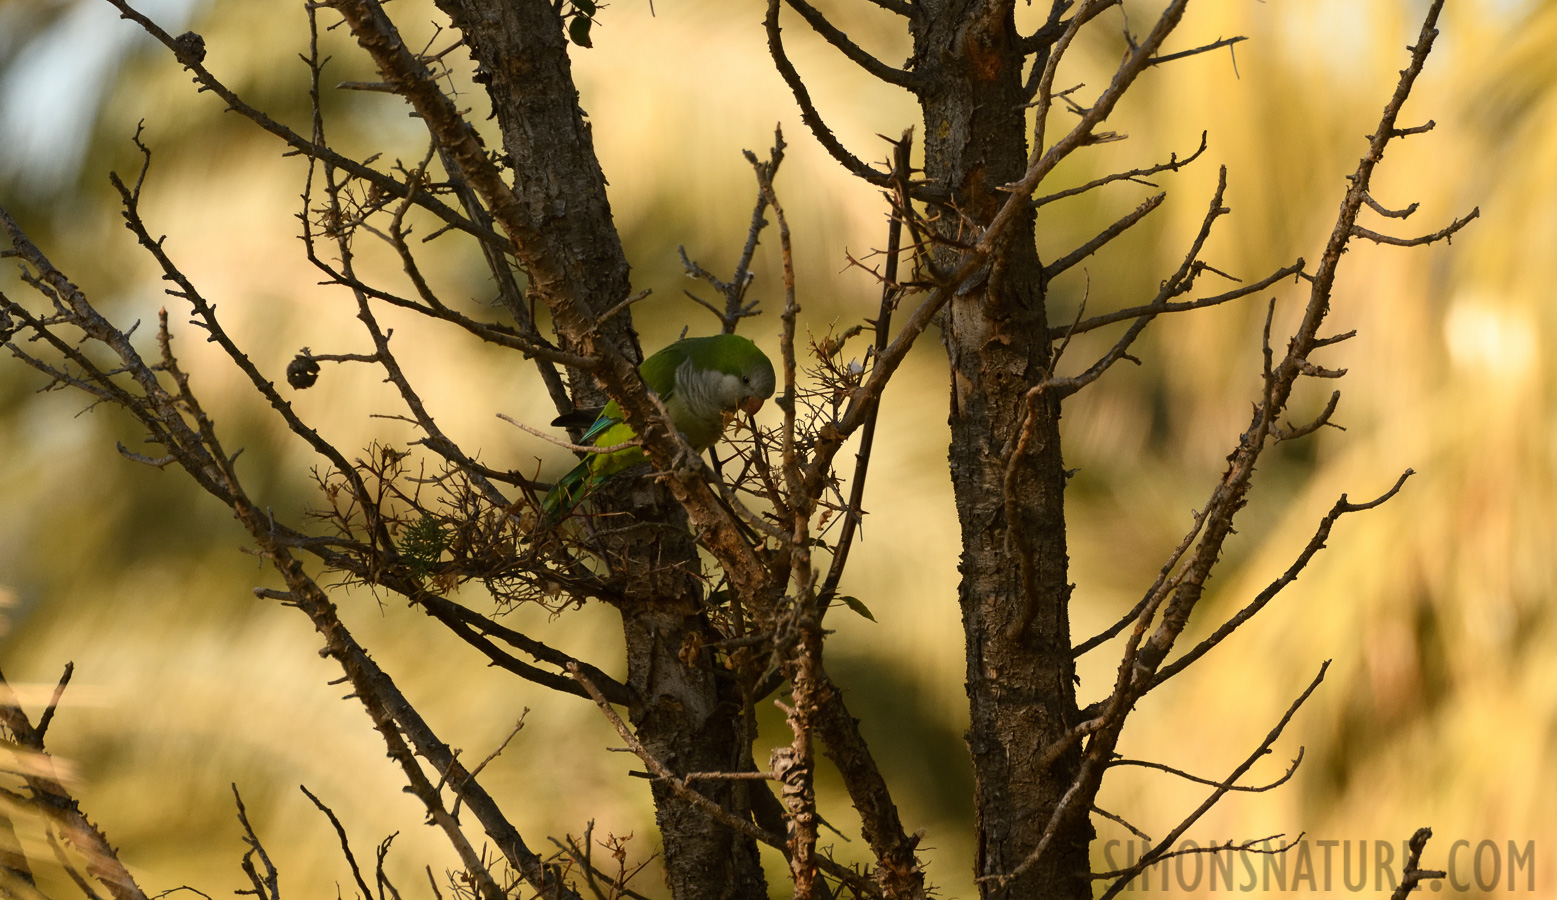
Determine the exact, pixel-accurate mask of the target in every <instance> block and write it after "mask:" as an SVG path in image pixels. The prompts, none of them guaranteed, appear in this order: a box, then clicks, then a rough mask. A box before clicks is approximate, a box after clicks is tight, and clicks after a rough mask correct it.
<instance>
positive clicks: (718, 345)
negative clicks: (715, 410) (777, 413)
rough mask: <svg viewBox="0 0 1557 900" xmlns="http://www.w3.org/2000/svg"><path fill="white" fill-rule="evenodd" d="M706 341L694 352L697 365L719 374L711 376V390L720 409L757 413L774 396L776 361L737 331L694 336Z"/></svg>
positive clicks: (693, 355) (693, 356)
mask: <svg viewBox="0 0 1557 900" xmlns="http://www.w3.org/2000/svg"><path fill="white" fill-rule="evenodd" d="M693 340H699V341H703V342H704V344H703V345H702V346H700V347H697V348H696V349H695V350H694V351H693V353H692V354H691V356H692V358H693V360H694V364H701V365H702V366H705V367H706V368H707V369H711V370H712V371H713V372H716V373H718V374H717V375H716V376H715V377H714V378H712V379H711V381H712V383H711V384H710V387H711V388H712V391H711V393H712V394H713V396H714V397H715V398H716V399H717V402H718V405H719V407H720V408H721V409H724V410H728V411H729V412H735V411H736V410H740V411H741V412H744V413H748V414H750V413H755V412H756V411H757V410H759V409H761V408H762V404H763V401H765V400H767V399H768V398H769V397H771V396H773V388H774V386H775V382H776V379H775V376H774V374H773V363H772V362H771V361H770V360H769V359H768V356H767V354H765V353H763V352H762V351H761V350H759V349H758V348H757V345H756V344H753V343H752V342H751V341H749V340H747V339H746V338H743V337H741V336H740V335H737V334H716V335H713V336H711V337H706V338H694V339H693Z"/></svg>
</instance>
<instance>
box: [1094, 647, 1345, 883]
mask: <svg viewBox="0 0 1557 900" xmlns="http://www.w3.org/2000/svg"><path fill="white" fill-rule="evenodd" d="M1329 668H1330V661H1329V660H1325V662H1324V664H1323V665H1321V666H1320V667H1319V674H1317V675H1315V676H1314V680H1313V681H1312V682H1310V683H1309V685H1308V689H1307V690H1305V691H1303V693H1302V694H1301V695H1299V696H1298V698H1297V699H1296V700H1294V701H1292V705H1291V706H1289V707H1287V712H1286V714H1285V715H1283V716H1282V717H1281V721H1279V722H1277V723H1276V727H1274V728H1272V729H1271V730H1270V733H1269V734H1267V735H1266V736H1265V740H1264V741H1262V742H1260V746H1259V747H1257V748H1255V751H1254V752H1253V753H1251V754H1249V756H1248V758H1246V759H1245V760H1244V761H1243V762H1242V763H1240V764H1239V766H1238V767H1237V768H1236V769H1234V770H1233V772H1232V774H1231V775H1228V776H1227V778H1226V779H1225V780H1223V781H1222V782H1221V783H1220V784H1218V785H1216V789H1215V790H1213V791H1212V792H1211V795H1210V796H1209V797H1207V798H1206V799H1205V801H1204V802H1202V803H1201V804H1200V806H1198V807H1196V808H1195V810H1194V812H1191V813H1190V814H1189V815H1188V816H1185V817H1184V820H1183V821H1181V822H1180V823H1179V824H1178V825H1177V826H1175V827H1174V829H1173V830H1172V831H1171V832H1169V833H1168V835H1167V837H1164V838H1163V839H1162V840H1161V841H1159V842H1158V843H1157V845H1156V846H1154V847H1152V849H1150V850H1148V851H1146V852H1145V853H1143V854H1141V858H1140V859H1139V860H1137V861H1136V863H1135V865H1133V866H1131V867H1130V868H1128V869H1126V870H1124V872H1122V873H1121V874H1120V875H1119V877H1118V879H1117V880H1116V881H1115V882H1114V883H1113V884H1111V885H1109V887H1108V889H1107V890H1106V891H1104V892H1103V896H1102V897H1101V898H1099V900H1110V898H1112V897H1114V896H1116V895H1117V894H1118V893H1119V892H1120V891H1122V890H1124V889H1125V887H1126V886H1127V885H1128V884H1129V883H1130V880H1131V879H1133V878H1134V877H1135V876H1136V875H1138V874H1140V872H1141V871H1142V870H1143V869H1145V868H1146V867H1147V866H1149V865H1151V864H1152V863H1154V862H1156V861H1157V860H1159V859H1161V858H1162V857H1163V855H1164V854H1166V853H1168V852H1169V850H1170V848H1172V846H1173V842H1174V841H1176V840H1178V839H1179V836H1180V835H1182V834H1183V833H1184V832H1185V831H1188V830H1189V827H1190V826H1191V825H1194V824H1195V822H1197V821H1199V819H1200V817H1201V816H1203V815H1205V814H1206V812H1207V811H1208V810H1210V809H1211V807H1212V806H1215V805H1216V802H1217V801H1218V800H1220V799H1222V797H1223V796H1225V795H1226V794H1227V792H1228V791H1230V790H1232V789H1233V787H1232V786H1233V785H1234V784H1235V783H1237V781H1238V779H1239V778H1242V777H1243V774H1244V773H1245V772H1247V771H1249V769H1250V768H1251V767H1252V766H1253V765H1254V764H1255V762H1257V761H1258V760H1259V759H1260V757H1262V756H1264V755H1265V754H1266V753H1269V752H1270V746H1271V744H1274V743H1275V742H1276V739H1277V738H1279V737H1281V732H1282V731H1283V730H1285V729H1286V727H1287V723H1288V722H1290V721H1292V717H1293V716H1294V715H1296V714H1297V711H1298V708H1299V707H1301V706H1302V705H1303V703H1304V701H1306V700H1308V698H1309V695H1310V694H1312V693H1313V692H1314V691H1315V689H1317V688H1318V687H1319V684H1320V682H1322V681H1324V680H1325V672H1326V671H1327V670H1328V669H1329ZM1295 766H1296V764H1294V768H1295Z"/></svg>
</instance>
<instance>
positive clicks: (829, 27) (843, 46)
mask: <svg viewBox="0 0 1557 900" xmlns="http://www.w3.org/2000/svg"><path fill="white" fill-rule="evenodd" d="M784 2H785V3H788V4H789V5H790V8H791V9H793V10H794V11H795V12H797V13H800V17H801V18H802V19H805V20H806V24H807V25H810V26H811V28H812V29H813V30H814V31H815V32H816V33H817V34H819V35H821V36H822V37H823V39H825V40H826V41H827V43H829V44H832V45H833V46H834V47H837V48H838V50H839V51H840V52H842V53H843V55H844V56H847V57H848V58H849V61H850V62H852V63H854V64H855V65H857V66H859V67H860V68H862V69H864V70H865V71H866V72H869V73H870V74H871V75H874V76H875V77H876V78H879V79H880V80H882V81H885V82H886V83H887V84H891V85H896V86H897V87H900V88H906V89H908V90H910V91H914V92H915V93H918V92H919V91H921V90H923V79H921V78H920V77H918V76H917V75H915V74H914V73H912V72H905V71H903V70H902V69H898V68H894V67H892V66H889V65H887V64H886V63H884V62H882V61H881V60H879V59H877V58H876V57H874V56H871V55H870V54H869V53H866V52H865V51H864V50H862V49H860V46H859V45H858V44H856V43H854V42H853V41H851V40H849V36H848V35H847V34H844V33H843V32H842V31H840V30H838V27H837V26H836V25H834V24H833V23H831V22H829V21H827V17H826V16H824V15H822V14H821V13H820V12H818V11H817V9H816V7H814V6H812V5H811V4H810V3H807V2H806V0H784Z"/></svg>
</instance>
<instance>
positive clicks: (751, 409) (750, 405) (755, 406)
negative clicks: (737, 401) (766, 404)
mask: <svg viewBox="0 0 1557 900" xmlns="http://www.w3.org/2000/svg"><path fill="white" fill-rule="evenodd" d="M759 409H762V398H761V397H747V398H746V399H745V400H742V401H741V412H743V413H746V414H747V415H748V416H754V415H756V414H757V410H759Z"/></svg>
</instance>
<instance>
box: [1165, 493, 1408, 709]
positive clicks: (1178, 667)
mask: <svg viewBox="0 0 1557 900" xmlns="http://www.w3.org/2000/svg"><path fill="white" fill-rule="evenodd" d="M1414 474H1416V473H1415V471H1414V470H1412V469H1407V470H1406V471H1405V472H1403V473H1401V475H1400V478H1398V479H1397V480H1396V481H1395V485H1394V486H1393V487H1391V488H1390V489H1389V490H1387V491H1385V492H1384V493H1383V494H1381V495H1380V496H1379V497H1377V498H1375V499H1373V500H1370V501H1368V502H1366V503H1351V502H1349V501H1348V500H1347V499H1346V495H1345V494H1342V495H1341V499H1339V500H1337V501H1336V502H1335V505H1334V506H1332V507H1331V508H1330V512H1329V513H1328V514H1326V515H1325V517H1324V518H1323V519H1322V520H1320V522H1319V528H1318V530H1316V531H1315V532H1314V536H1313V537H1312V538H1310V539H1309V541H1308V546H1306V547H1304V548H1303V552H1302V553H1299V554H1298V557H1297V559H1296V560H1294V561H1293V562H1292V565H1290V566H1288V567H1287V570H1286V571H1285V572H1283V573H1282V574H1281V577H1280V578H1277V579H1276V580H1275V581H1273V582H1271V583H1270V584H1269V585H1268V586H1267V587H1266V588H1265V590H1263V591H1260V593H1259V595H1258V596H1256V597H1255V598H1254V599H1253V600H1252V601H1250V602H1249V604H1248V605H1247V606H1245V607H1244V608H1243V609H1241V610H1239V611H1238V613H1237V614H1236V615H1234V616H1233V617H1232V618H1231V619H1228V620H1227V621H1226V622H1224V623H1223V624H1222V626H1221V627H1220V628H1218V629H1217V630H1216V631H1215V632H1214V633H1212V635H1211V636H1210V637H1208V638H1206V639H1205V640H1203V641H1201V642H1200V643H1199V644H1197V645H1195V647H1194V649H1192V650H1190V651H1189V652H1188V653H1185V654H1184V655H1183V656H1181V657H1179V658H1178V659H1176V660H1174V661H1173V662H1172V663H1171V664H1169V665H1166V666H1163V667H1162V669H1161V670H1160V671H1158V672H1157V674H1156V675H1155V676H1154V677H1153V678H1152V680H1151V683H1150V684H1149V685H1148V686H1146V690H1148V691H1149V690H1152V689H1154V688H1156V687H1157V686H1158V685H1160V684H1162V683H1163V682H1164V681H1167V680H1168V679H1169V678H1172V677H1173V676H1174V675H1177V674H1178V673H1180V672H1182V671H1184V670H1185V669H1186V668H1188V667H1189V666H1191V665H1193V664H1194V662H1195V661H1196V660H1198V659H1199V658H1200V657H1202V656H1205V655H1206V654H1207V653H1208V652H1210V651H1211V649H1212V648H1213V647H1215V646H1216V645H1217V644H1220V643H1221V642H1222V641H1224V640H1226V639H1227V636H1228V635H1230V634H1232V633H1233V632H1234V631H1235V630H1237V628H1238V626H1240V625H1242V624H1243V623H1245V622H1247V621H1249V619H1251V618H1253V617H1254V615H1255V614H1256V613H1258V612H1259V611H1260V610H1262V609H1264V608H1265V605H1266V604H1268V603H1270V601H1271V600H1273V599H1275V597H1276V595H1277V594H1279V593H1281V591H1282V590H1283V589H1285V588H1286V586H1287V585H1289V584H1291V583H1292V582H1294V581H1296V580H1297V577H1298V575H1299V574H1301V573H1302V571H1303V570H1304V569H1305V568H1307V567H1308V563H1309V561H1310V560H1312V559H1313V558H1314V555H1315V554H1316V553H1318V552H1319V551H1320V550H1323V549H1324V548H1325V541H1326V540H1327V539H1328V538H1329V537H1330V529H1332V528H1333V527H1335V523H1336V520H1338V519H1340V518H1341V516H1344V515H1346V514H1347V513H1352V512H1362V511H1363V510H1369V509H1373V508H1375V507H1377V506H1379V505H1380V504H1383V503H1384V502H1386V501H1388V500H1389V499H1390V498H1391V497H1394V496H1395V495H1396V494H1398V493H1400V489H1401V488H1402V487H1404V486H1405V483H1406V479H1407V478H1410V477H1411V476H1412V475H1414Z"/></svg>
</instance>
